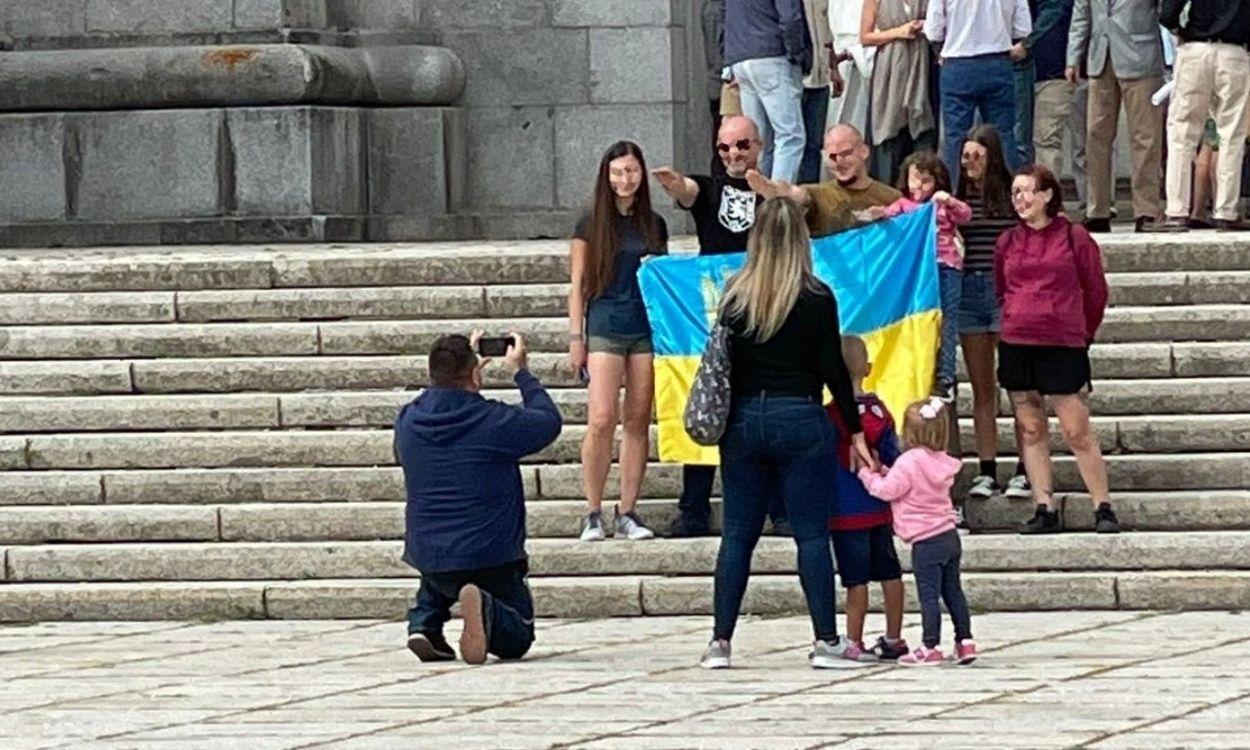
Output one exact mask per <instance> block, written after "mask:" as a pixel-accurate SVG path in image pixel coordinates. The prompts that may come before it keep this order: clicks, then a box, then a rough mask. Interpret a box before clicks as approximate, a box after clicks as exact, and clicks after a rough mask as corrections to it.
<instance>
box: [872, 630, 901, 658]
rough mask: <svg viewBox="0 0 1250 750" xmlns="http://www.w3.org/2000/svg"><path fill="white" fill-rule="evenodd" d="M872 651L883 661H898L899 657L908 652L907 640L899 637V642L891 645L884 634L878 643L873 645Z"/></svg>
mask: <svg viewBox="0 0 1250 750" xmlns="http://www.w3.org/2000/svg"><path fill="white" fill-rule="evenodd" d="M872 652H873V653H874V654H876V655H877V658H878V659H880V660H881V661H898V657H900V656H902V655H904V654H906V653H908V649H907V641H905V640H903V639H902V638H899V639H898V642H897V643H895V644H894V645H893V646H891V645H890V644H889V642H887V641H886V640H885V636H884V635H883V636H881V637H880V638H878V639H877V645H875V646H873V647H872Z"/></svg>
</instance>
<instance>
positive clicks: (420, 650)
mask: <svg viewBox="0 0 1250 750" xmlns="http://www.w3.org/2000/svg"><path fill="white" fill-rule="evenodd" d="M408 650H409V651H411V652H412V653H414V654H416V656H417V658H418V659H420V660H421V661H455V659H456V652H455V651H452V650H451V644H449V643H448V642H447V639H446V638H444V637H443V634H442V633H410V634H409V635H408Z"/></svg>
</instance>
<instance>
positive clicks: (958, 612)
mask: <svg viewBox="0 0 1250 750" xmlns="http://www.w3.org/2000/svg"><path fill="white" fill-rule="evenodd" d="M949 432H950V415H949V414H948V413H947V411H946V404H945V403H944V402H943V401H942V400H941V399H939V398H937V397H934V398H931V399H929V400H927V401H917V402H916V403H914V404H912V405H911V406H909V407H907V411H906V412H905V414H904V416H903V443H904V445H905V447H906V448H907V450H905V451H904V452H903V454H902V455H901V456H899V457H898V460H896V461H895V462H894V466H892V467H890V468H889V469H888V470H887V469H884V468H883V469H882V471H883V472H885V473H884V474H877V473H874V472H873V471H872V470H870V469H867V468H863V469H860V470H859V478H860V480H861V481H863V483H864V487H865V488H867V490H868V492H869V493H870V494H871V495H872V496H873V497H876V498H880V499H881V500H885V501H886V502H888V503H890V510H891V512H892V514H893V522H894V533H895V534H897V535H898V536H900V537H902V539H903V541H905V542H909V543H910V544H911V566H912V574H913V575H914V576H915V578H916V594H917V596H918V598H919V599H920V619H921V623H922V625H923V629H924V645H923V646H921V647H919V648H917V649H916V650H915V651H913V652H912V653H910V654H908V655H906V656H904V657H902V658H900V659H899V660H898V663H899V664H902V665H904V666H909V667H917V666H935V665H938V664H942V663H943V662H944V661H945V656H944V655H943V654H942V651H941V649H939V648H938V644H939V643H940V642H941V636H942V609H941V606H940V605H939V603H938V601H939V599H940V600H941V601H942V602H943V603H945V604H946V609H947V611H949V612H950V614H951V620H953V621H954V623H955V659H956V661H958V662H959V663H960V664H971V663H972V662H973V661H975V660H976V658H977V645H976V642H975V641H973V640H972V615H971V614H970V613H969V611H968V600H967V598H965V597H964V590H963V586H962V585H961V584H960V582H959V560H960V556H961V555H962V554H963V546H962V544H961V543H960V541H959V532H958V531H956V530H955V511H954V509H953V508H952V507H951V501H950V491H951V486H952V485H953V484H954V483H955V477H957V476H958V475H959V470H960V469H961V468H962V463H961V462H960V461H959V459H957V458H953V457H951V456H949V455H947V454H946V452H945V448H946V443H947V438H948V437H949V434H948V433H949Z"/></svg>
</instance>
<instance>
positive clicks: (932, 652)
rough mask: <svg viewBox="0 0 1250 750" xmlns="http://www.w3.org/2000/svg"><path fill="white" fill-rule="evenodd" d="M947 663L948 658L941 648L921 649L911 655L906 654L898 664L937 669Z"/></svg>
mask: <svg viewBox="0 0 1250 750" xmlns="http://www.w3.org/2000/svg"><path fill="white" fill-rule="evenodd" d="M944 661H946V657H945V656H944V655H943V654H942V649H940V648H925V647H924V646H921V647H920V648H918V649H916V650H915V651H912V652H911V653H910V654H904V655H903V656H900V657H899V659H898V663H899V664H900V665H901V666H904V667H937V666H941V664H942V662H944Z"/></svg>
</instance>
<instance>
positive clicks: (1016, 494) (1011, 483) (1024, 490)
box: [1003, 474, 1033, 500]
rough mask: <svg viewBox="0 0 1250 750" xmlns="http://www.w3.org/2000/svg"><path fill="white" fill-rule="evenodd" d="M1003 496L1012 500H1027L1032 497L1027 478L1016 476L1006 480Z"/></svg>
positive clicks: (1030, 486)
mask: <svg viewBox="0 0 1250 750" xmlns="http://www.w3.org/2000/svg"><path fill="white" fill-rule="evenodd" d="M1003 494H1004V495H1005V496H1007V497H1009V498H1011V499H1013V500H1028V499H1030V498H1032V497H1033V485H1031V484H1029V478H1028V477H1026V476H1025V475H1023V474H1017V475H1015V476H1014V477H1012V478H1011V479H1010V480H1008V482H1007V489H1006V490H1005V491H1004V492H1003Z"/></svg>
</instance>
